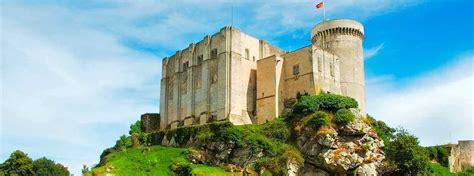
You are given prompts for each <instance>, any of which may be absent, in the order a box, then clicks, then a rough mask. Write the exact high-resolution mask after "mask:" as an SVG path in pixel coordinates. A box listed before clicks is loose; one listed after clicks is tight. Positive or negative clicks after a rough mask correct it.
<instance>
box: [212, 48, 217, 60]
mask: <svg viewBox="0 0 474 176" xmlns="http://www.w3.org/2000/svg"><path fill="white" fill-rule="evenodd" d="M211 59H217V49H213V50H211Z"/></svg>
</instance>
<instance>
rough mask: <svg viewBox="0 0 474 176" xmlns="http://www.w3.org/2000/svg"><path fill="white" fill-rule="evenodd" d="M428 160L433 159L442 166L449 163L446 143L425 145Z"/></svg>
mask: <svg viewBox="0 0 474 176" xmlns="http://www.w3.org/2000/svg"><path fill="white" fill-rule="evenodd" d="M426 150H427V151H428V156H429V157H430V160H435V161H437V162H438V163H440V164H441V165H442V166H445V167H447V166H448V164H449V155H450V154H449V152H448V151H449V149H448V146H447V145H437V146H431V147H426Z"/></svg>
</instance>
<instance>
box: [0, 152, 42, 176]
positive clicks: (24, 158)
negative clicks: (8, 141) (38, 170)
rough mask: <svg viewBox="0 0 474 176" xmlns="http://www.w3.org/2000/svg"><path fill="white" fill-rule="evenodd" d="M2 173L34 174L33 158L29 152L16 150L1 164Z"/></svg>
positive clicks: (0, 170) (26, 175)
mask: <svg viewBox="0 0 474 176" xmlns="http://www.w3.org/2000/svg"><path fill="white" fill-rule="evenodd" d="M0 173H1V174H4V175H22V176H23V175H25V176H28V175H34V170H33V160H32V159H31V158H30V157H28V154H26V153H24V152H22V151H20V150H16V151H14V152H13V153H12V154H10V158H8V159H7V160H6V161H5V162H4V163H2V164H1V165H0Z"/></svg>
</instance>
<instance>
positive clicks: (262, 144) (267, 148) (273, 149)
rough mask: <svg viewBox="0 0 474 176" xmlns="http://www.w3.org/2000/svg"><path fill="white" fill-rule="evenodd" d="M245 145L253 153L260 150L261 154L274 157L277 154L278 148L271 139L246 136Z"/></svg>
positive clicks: (259, 136) (260, 136) (255, 135)
mask: <svg viewBox="0 0 474 176" xmlns="http://www.w3.org/2000/svg"><path fill="white" fill-rule="evenodd" d="M245 143H246V144H247V146H248V147H250V148H252V149H253V151H255V152H258V151H259V150H262V151H263V152H265V153H268V154H269V155H270V156H275V155H277V153H279V151H278V147H277V146H276V145H275V143H274V142H273V141H272V140H271V139H268V138H265V137H264V136H262V135H259V134H252V135H250V136H248V137H247V138H246V141H245Z"/></svg>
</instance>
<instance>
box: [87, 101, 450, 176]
mask: <svg viewBox="0 0 474 176" xmlns="http://www.w3.org/2000/svg"><path fill="white" fill-rule="evenodd" d="M357 107H358V104H357V101H355V100H354V99H352V98H350V97H346V96H340V95H334V94H330V93H321V94H320V95H317V96H310V95H299V96H298V99H297V101H296V102H295V103H294V104H293V105H292V107H291V108H290V110H289V111H287V112H285V113H284V114H285V115H283V116H282V117H279V118H277V119H275V120H273V121H269V122H267V123H264V124H249V125H240V126H235V125H233V124H232V123H230V122H226V121H222V122H214V123H210V124H205V125H195V126H187V127H179V128H176V129H171V130H164V131H159V132H157V133H153V134H147V133H144V132H143V131H142V129H141V126H140V124H141V123H140V122H139V121H138V122H135V123H134V124H132V125H131V126H130V131H129V135H128V136H126V135H124V136H121V137H120V139H119V140H118V141H117V142H116V145H115V146H114V147H112V148H109V149H107V150H105V151H104V152H103V154H102V155H101V162H100V163H99V165H97V166H96V167H94V168H93V169H92V171H91V172H87V173H88V174H99V175H100V174H101V173H105V172H107V173H116V174H119V175H127V174H133V175H150V174H151V175H170V174H175V175H209V174H211V173H212V175H228V174H235V175H242V174H243V173H247V174H254V175H256V174H264V175H288V174H291V173H293V174H295V173H297V172H298V174H307V175H318V174H322V175H324V174H326V175H328V174H329V175H331V174H351V173H352V174H359V175H374V174H384V175H419V174H421V175H423V174H425V175H426V174H444V173H449V171H447V172H446V169H447V168H446V167H445V166H446V162H447V156H448V154H447V148H446V147H444V146H434V147H428V148H426V149H425V148H424V147H421V146H420V145H419V142H418V139H417V138H416V137H415V136H413V135H411V134H409V133H408V132H406V131H405V130H395V129H394V128H391V127H389V126H388V125H387V124H385V123H384V122H382V121H378V120H376V119H375V118H373V117H371V116H369V115H367V117H366V118H365V117H364V115H361V114H359V113H358V112H359V111H357V109H356V108H357ZM159 145H166V146H170V147H163V146H159ZM382 151H383V152H382ZM430 160H433V161H436V162H438V163H440V164H441V165H439V164H433V163H431V162H430ZM382 161H383V162H382ZM210 165H212V166H210ZM124 168H127V169H124Z"/></svg>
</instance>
